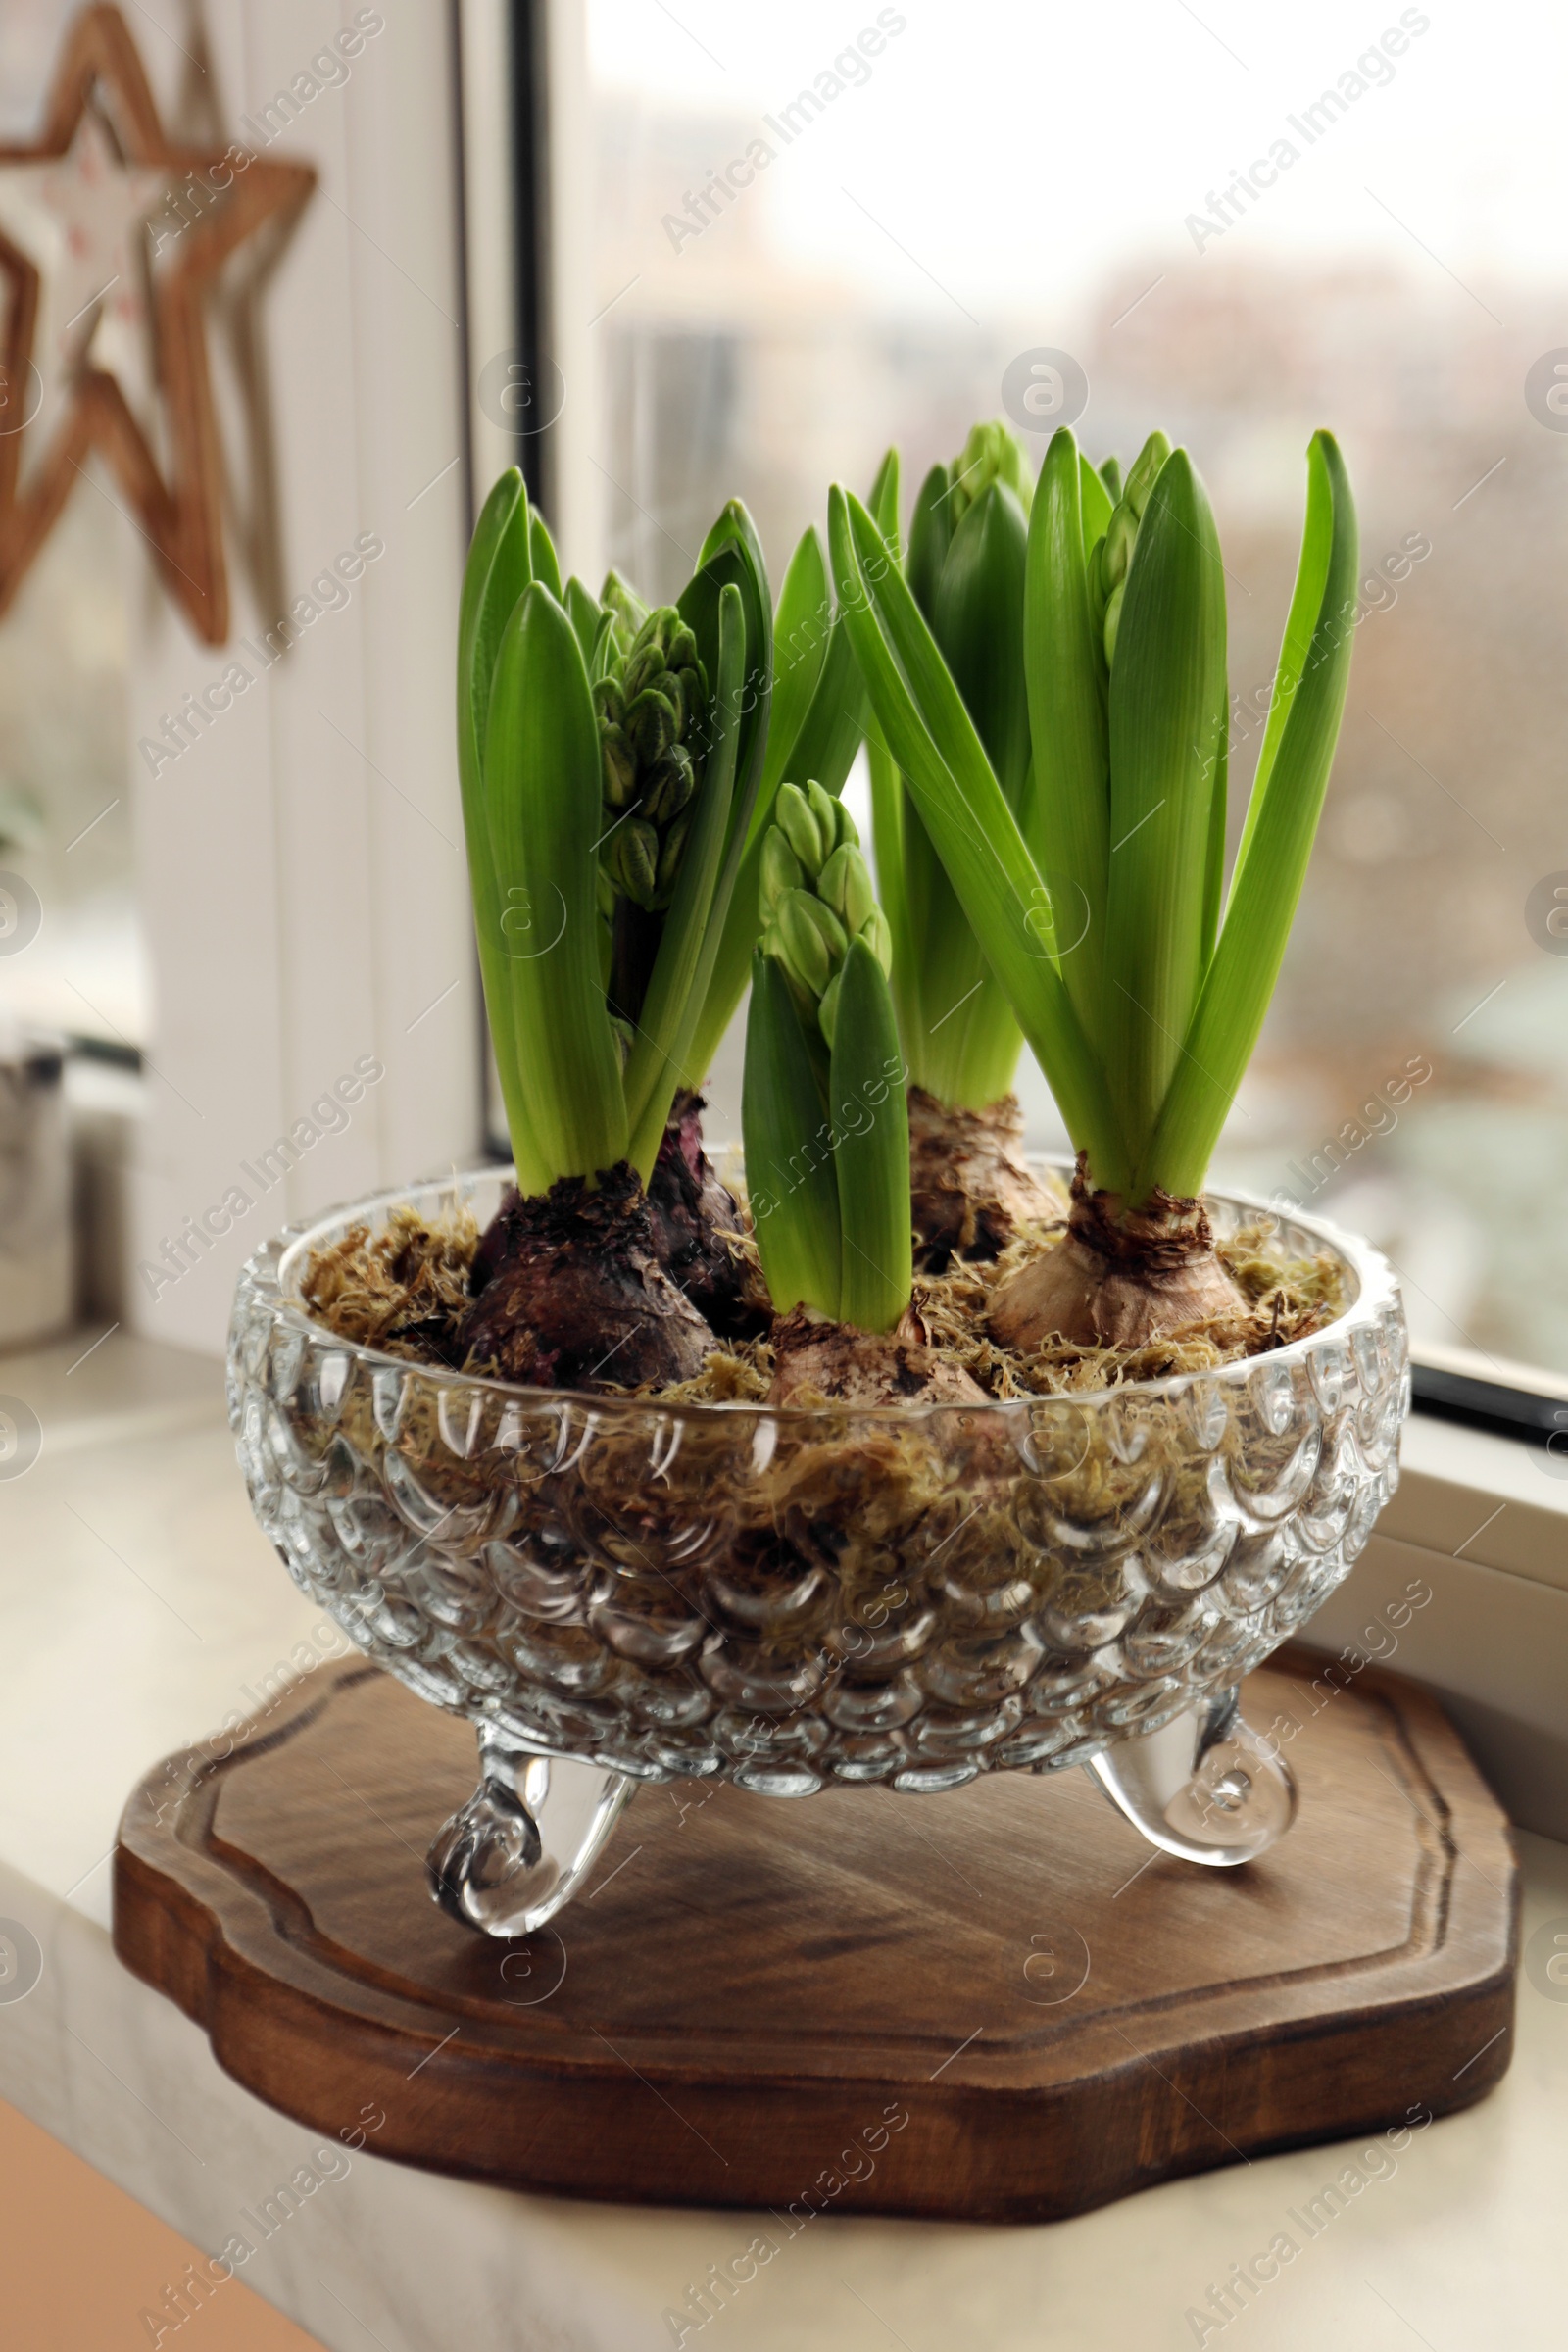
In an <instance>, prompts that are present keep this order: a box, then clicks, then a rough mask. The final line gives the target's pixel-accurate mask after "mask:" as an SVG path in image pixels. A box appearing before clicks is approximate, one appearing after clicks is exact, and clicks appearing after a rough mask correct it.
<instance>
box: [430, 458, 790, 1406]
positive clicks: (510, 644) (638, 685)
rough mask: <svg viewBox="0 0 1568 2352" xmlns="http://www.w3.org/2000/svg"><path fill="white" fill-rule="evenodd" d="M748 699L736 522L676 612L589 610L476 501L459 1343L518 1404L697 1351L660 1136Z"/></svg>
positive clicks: (623, 605)
mask: <svg viewBox="0 0 1568 2352" xmlns="http://www.w3.org/2000/svg"><path fill="white" fill-rule="evenodd" d="M771 681H772V613H771V607H770V601H769V595H768V586H767V575H766V572H765V569H764V567H763V564H762V557H761V550H760V546H759V545H758V541H757V536H756V533H755V531H754V529H753V527H752V524H751V520H750V517H749V516H748V515H747V514H746V511H745V509H744V507H742V506H741V505H740V504H739V503H738V502H735V501H732V502H731V503H730V504H729V505H728V506H727V507H726V508H725V509H724V512H723V514H722V515H720V516H719V518H718V520H717V522H716V523H715V524H714V526H713V528H712V530H711V532H710V533H709V535H708V538H707V539H706V541H705V542H704V545H703V548H702V551H701V554H700V557H699V560H698V564H697V568H696V569H695V571H694V572H693V574H692V577H691V578H690V580H689V581H688V582H687V584H686V586H685V587H684V588H683V589H682V591H681V593H680V595H679V597H678V598H677V599H676V602H675V603H674V605H672V606H662V607H659V608H656V609H654V610H652V611H650V610H649V609H647V608H646V607H644V606H643V605H642V604H641V602H640V600H639V599H638V598H637V597H636V596H635V595H634V594H633V592H632V591H631V590H629V589H628V588H626V586H625V585H624V583H623V582H621V581H619V580H617V579H616V578H614V577H613V576H612V578H611V579H610V580H609V581H608V582H607V583H606V588H605V593H604V595H603V597H598V598H596V597H594V596H593V595H592V594H591V593H590V592H589V591H588V590H587V589H586V588H585V587H584V586H583V584H582V583H581V581H579V580H577V579H575V578H573V579H570V580H568V581H566V582H565V583H564V585H563V582H562V578H561V571H560V566H559V564H558V562H557V559H556V553H555V549H554V546H553V545H552V542H551V538H550V534H549V531H548V530H547V528H546V526H545V524H544V521H543V519H542V517H541V516H540V515H537V514H535V513H532V512H531V511H530V508H529V505H528V500H527V496H526V493H525V492H524V489H523V485H522V481H521V477H520V476H519V475H518V473H517V472H516V471H515V469H513V470H512V471H510V472H509V473H506V474H504V475H503V476H502V477H501V479H500V481H498V482H497V484H496V486H495V488H494V490H493V491H492V492H491V495H490V497H489V499H488V501H487V502H486V505H485V508H484V511H483V513H482V514H481V515H480V517H479V521H478V524H477V526H476V528H475V531H474V536H473V542H472V546H471V549H470V553H469V558H468V564H467V570H466V578H465V584H464V595H463V605H462V612H461V616H460V623H459V657H458V741H459V766H460V774H461V780H462V789H463V807H464V823H465V830H466V836H467V846H468V867H469V878H470V883H471V887H472V892H473V903H474V921H475V930H476V934H477V938H478V947H479V961H480V969H481V974H482V977H483V982H484V992H485V1004H486V1007H487V1010H488V1013H489V1019H490V1030H491V1037H492V1040H493V1043H494V1047H495V1054H496V1063H497V1068H498V1071H499V1074H500V1080H501V1090H502V1097H503V1101H504V1103H505V1105H506V1112H507V1122H508V1126H509V1129H510V1131H511V1138H512V1146H513V1152H514V1154H515V1165H516V1173H517V1192H516V1194H515V1196H514V1197H513V1198H511V1199H510V1200H509V1202H508V1204H507V1206H506V1208H505V1209H504V1210H503V1212H502V1214H501V1216H500V1217H499V1218H498V1219H497V1221H496V1224H495V1225H494V1226H492V1228H491V1230H490V1232H489V1233H488V1234H487V1235H486V1236H485V1237H484V1239H483V1241H482V1242H481V1244H480V1250H479V1256H478V1259H477V1260H476V1266H475V1283H476V1288H477V1291H478V1296H477V1298H476V1299H475V1303H474V1307H473V1310H472V1312H471V1314H470V1316H469V1318H468V1325H467V1329H466V1334H465V1337H466V1342H467V1345H468V1347H469V1348H470V1351H471V1353H472V1355H473V1357H474V1359H475V1360H485V1361H491V1362H493V1363H495V1364H496V1365H497V1366H498V1367H499V1368H501V1369H502V1370H505V1371H508V1372H511V1373H512V1374H513V1375H514V1376H515V1377H518V1378H527V1379H534V1380H540V1381H561V1382H569V1381H573V1380H589V1379H591V1378H592V1377H593V1376H594V1373H595V1370H596V1368H597V1366H598V1364H599V1363H600V1361H601V1359H603V1360H604V1361H605V1362H606V1364H607V1366H608V1362H609V1356H610V1355H613V1357H614V1359H615V1360H614V1364H613V1371H610V1372H609V1375H608V1376H609V1377H612V1378H614V1379H616V1380H618V1381H620V1382H623V1383H628V1384H633V1385H634V1384H635V1383H636V1382H637V1381H638V1380H640V1379H644V1378H657V1377H663V1378H667V1379H679V1378H682V1377H685V1376H686V1375H687V1374H689V1373H690V1372H691V1371H693V1370H695V1369H696V1367H697V1365H698V1364H699V1363H700V1362H701V1360H702V1356H703V1354H704V1353H705V1352H706V1349H707V1348H709V1347H711V1344H712V1340H713V1332H712V1329H711V1326H710V1324H709V1323H708V1321H707V1320H706V1317H705V1314H704V1313H703V1311H702V1310H701V1307H700V1306H699V1304H698V1303H696V1302H695V1297H694V1294H696V1293H697V1292H698V1291H699V1289H700V1286H699V1285H698V1284H696V1283H694V1282H692V1281H690V1280H687V1281H682V1280H681V1279H679V1278H680V1276H681V1274H682V1273H683V1271H687V1270H688V1269H686V1268H684V1267H683V1265H682V1263H681V1262H680V1260H681V1257H682V1253H683V1251H684V1252H685V1253H686V1254H688V1255H689V1254H690V1250H691V1247H692V1244H693V1230H692V1228H693V1224H694V1219H695V1220H696V1221H698V1222H700V1220H701V1218H702V1217H703V1216H704V1215H705V1214H709V1213H711V1211H712V1210H713V1207H714V1204H713V1203H712V1202H711V1201H707V1200H705V1199H704V1198H703V1195H704V1192H705V1190H706V1189H707V1188H706V1186H705V1181H704V1179H705V1178H706V1170H702V1169H697V1170H694V1169H693V1168H692V1167H691V1166H690V1165H685V1166H683V1165H682V1162H681V1157H680V1152H679V1149H678V1145H679V1139H678V1138H676V1139H674V1143H675V1147H676V1148H675V1149H674V1150H672V1149H671V1143H672V1139H671V1137H670V1133H669V1122H670V1113H671V1110H672V1107H673V1105H674V1103H675V1097H676V1094H677V1091H678V1089H679V1087H680V1085H681V1083H682V1077H683V1073H684V1072H685V1070H686V1069H687V1067H688V1065H689V1059H690V1051H691V1046H692V1041H693V1038H694V1036H695V1033H696V1029H697V1024H698V1020H699V1017H700V1015H701V1012H702V1009H703V1005H704V1002H705V999H706V996H707V993H708V990H709V988H710V985H711V980H712V975H713V971H714V968H715V965H716V963H717V960H718V953H719V947H720V942H721V940H722V937H723V932H724V924H725V918H726V915H727V913H728V911H729V906H730V902H731V900H732V898H733V895H734V891H735V885H736V880H737V877H738V875H739V873H740V870H741V866H742V863H743V859H744V854H745V847H746V843H747V839H748V835H749V830H750V824H751V815H752V810H753V808H754V806H755V804H756V800H757V796H758V791H759V787H760V779H761V773H762V762H763V757H764V746H765V742H766V736H767V721H768V711H769V701H770V695H771ZM661 1166H662V1167H663V1170H664V1172H665V1174H666V1175H668V1176H669V1178H670V1182H669V1184H668V1185H666V1186H665V1187H664V1188H663V1191H662V1193H661V1190H660V1188H659V1186H658V1185H657V1183H656V1171H658V1170H659V1169H660V1168H661ZM681 1178H684V1179H685V1180H686V1181H684V1183H681V1182H678V1181H677V1179H681ZM651 1191H652V1195H653V1197H652V1199H650V1192H651ZM720 1221H721V1222H722V1221H723V1220H722V1216H721V1215H720ZM728 1221H729V1222H731V1223H733V1217H731V1218H730V1219H729V1220H728ZM697 1239H698V1240H700V1241H702V1242H705V1243H706V1242H708V1241H711V1236H710V1235H708V1234H706V1233H705V1234H699V1235H698V1236H697ZM699 1270H702V1269H699ZM672 1277H674V1279H672ZM607 1351H608V1354H607Z"/></svg>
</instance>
